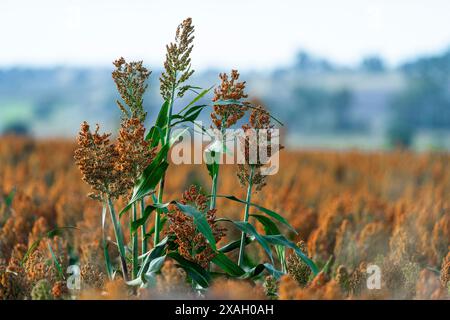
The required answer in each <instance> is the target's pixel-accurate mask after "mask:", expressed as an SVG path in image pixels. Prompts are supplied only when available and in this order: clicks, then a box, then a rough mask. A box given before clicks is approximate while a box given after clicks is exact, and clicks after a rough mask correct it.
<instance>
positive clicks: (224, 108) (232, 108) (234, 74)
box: [211, 70, 248, 130]
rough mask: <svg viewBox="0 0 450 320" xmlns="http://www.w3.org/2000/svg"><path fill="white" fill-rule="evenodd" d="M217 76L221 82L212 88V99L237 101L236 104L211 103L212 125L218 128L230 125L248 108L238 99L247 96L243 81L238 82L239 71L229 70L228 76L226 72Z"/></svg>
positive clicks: (246, 104) (245, 103)
mask: <svg viewBox="0 0 450 320" xmlns="http://www.w3.org/2000/svg"><path fill="white" fill-rule="evenodd" d="M219 78H220V80H222V82H221V84H220V86H219V87H218V88H216V89H215V90H214V98H213V99H212V101H213V102H216V101H226V100H236V101H238V102H239V103H237V104H227V105H219V104H216V105H213V110H214V111H213V112H212V113H211V119H212V121H213V124H214V126H215V127H216V128H217V129H219V130H220V129H224V128H229V127H231V126H232V125H234V124H235V123H236V122H237V121H238V120H239V119H241V118H242V117H243V116H244V115H245V112H246V111H247V110H248V103H247V102H241V101H240V100H242V99H245V98H247V95H246V94H245V92H244V90H245V81H244V82H238V79H239V72H238V71H237V70H231V76H230V77H228V75H227V74H226V73H221V74H219ZM229 78H230V79H229Z"/></svg>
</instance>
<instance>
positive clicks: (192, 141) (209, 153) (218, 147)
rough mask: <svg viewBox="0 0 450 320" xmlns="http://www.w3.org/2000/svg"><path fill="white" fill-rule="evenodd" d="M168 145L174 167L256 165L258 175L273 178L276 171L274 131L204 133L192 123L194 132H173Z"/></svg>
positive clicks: (276, 134) (276, 132)
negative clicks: (190, 165) (169, 145)
mask: <svg viewBox="0 0 450 320" xmlns="http://www.w3.org/2000/svg"><path fill="white" fill-rule="evenodd" d="M198 128H201V129H198ZM171 142H172V143H173V147H172V150H171V160H172V162H173V163H174V164H176V165H178V164H203V163H206V164H213V163H214V162H215V163H218V164H249V165H258V166H259V167H260V173H261V175H274V174H276V173H277V172H278V170H279V165H280V161H279V150H280V132H279V130H278V129H274V128H273V129H252V128H250V129H246V130H244V129H226V130H223V131H221V130H218V129H204V127H203V126H202V123H201V122H195V126H194V130H189V129H177V130H174V131H173V132H172V139H171ZM205 144H207V145H206V147H205Z"/></svg>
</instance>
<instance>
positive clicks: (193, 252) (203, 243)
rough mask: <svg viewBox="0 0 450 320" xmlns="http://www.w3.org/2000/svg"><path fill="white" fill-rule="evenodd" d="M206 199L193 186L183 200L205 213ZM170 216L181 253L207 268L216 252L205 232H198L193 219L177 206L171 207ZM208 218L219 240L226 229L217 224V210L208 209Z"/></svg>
mask: <svg viewBox="0 0 450 320" xmlns="http://www.w3.org/2000/svg"><path fill="white" fill-rule="evenodd" d="M205 199H206V197H205V196H204V195H202V194H201V193H200V191H199V189H198V188H196V187H195V186H191V187H190V188H189V190H188V191H186V192H185V193H184V194H183V199H182V200H181V202H182V203H183V204H190V205H193V206H194V207H196V208H197V209H198V210H199V211H201V212H202V213H204V210H205V209H206V201H205ZM168 217H169V220H170V222H171V223H170V227H169V233H171V234H174V235H175V236H176V240H175V242H176V243H177V244H178V251H179V253H180V254H181V255H182V256H183V257H184V258H186V259H187V260H189V261H193V262H195V263H197V264H199V265H200V266H202V267H203V268H207V267H208V265H209V263H210V262H211V260H212V259H213V258H214V257H215V255H216V254H215V252H214V250H212V249H211V247H210V246H209V244H208V242H207V240H206V238H205V237H204V236H203V234H201V233H199V232H198V230H197V227H196V226H195V224H194V221H193V219H192V218H191V217H189V216H187V215H185V214H184V213H183V212H181V210H179V209H178V207H176V206H172V207H171V208H170V212H169V214H168ZM206 219H207V221H208V224H209V225H210V227H211V230H212V232H213V236H214V239H215V240H216V242H218V241H219V240H220V239H222V238H223V237H224V236H225V232H226V229H224V228H221V227H219V226H218V225H217V223H216V210H215V209H213V210H209V211H207V212H206Z"/></svg>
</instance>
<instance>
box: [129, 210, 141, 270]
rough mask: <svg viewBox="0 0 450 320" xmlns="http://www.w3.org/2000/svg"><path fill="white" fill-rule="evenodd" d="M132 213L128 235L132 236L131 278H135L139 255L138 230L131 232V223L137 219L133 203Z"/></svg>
mask: <svg viewBox="0 0 450 320" xmlns="http://www.w3.org/2000/svg"><path fill="white" fill-rule="evenodd" d="M132 210H133V215H132V216H131V217H130V236H131V237H132V242H131V251H132V257H133V261H132V270H131V278H132V279H135V278H136V277H137V273H138V259H139V258H138V257H139V247H138V231H137V230H135V232H134V234H132V233H131V223H132V222H134V221H136V220H137V206H136V203H133V209H132Z"/></svg>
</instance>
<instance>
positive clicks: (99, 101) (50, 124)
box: [0, 51, 450, 147]
mask: <svg viewBox="0 0 450 320" xmlns="http://www.w3.org/2000/svg"><path fill="white" fill-rule="evenodd" d="M111 71H112V68H111V69H110V70H108V69H100V68H99V69H95V68H92V69H76V68H62V67H60V68H50V69H24V68H11V69H4V70H0V132H5V131H8V132H11V131H13V132H14V131H16V132H18V133H30V134H33V135H36V136H40V137H45V136H66V137H70V136H74V135H75V134H76V133H77V131H78V128H79V124H80V122H81V121H83V120H88V121H90V122H92V123H95V122H100V123H102V124H104V127H105V129H106V130H111V129H113V128H114V127H116V126H117V123H118V120H119V111H118V108H117V107H116V105H115V100H116V99H117V94H116V91H115V86H114V83H113V81H112V79H111V74H110V73H111ZM449 71H450V51H449V52H445V53H443V54H442V55H438V56H434V57H421V58H418V59H416V60H415V61H410V62H407V63H404V64H402V65H401V66H399V67H397V68H395V69H390V68H387V67H386V66H385V64H384V62H383V60H382V59H381V58H379V57H376V56H374V57H367V58H365V59H363V61H362V62H361V65H359V66H357V67H354V68H349V67H345V66H338V65H335V64H333V63H331V62H329V61H327V60H325V59H321V58H316V57H312V56H310V55H308V54H306V53H299V55H298V58H297V61H296V62H295V63H294V64H293V65H292V66H289V67H285V68H279V69H276V70H273V71H272V72H270V73H259V72H248V73H246V74H242V76H241V77H242V78H243V79H245V80H247V83H248V90H249V92H250V95H251V96H252V97H255V98H258V99H259V101H261V102H262V103H264V104H265V105H266V106H267V107H268V108H269V109H270V110H271V111H272V112H273V113H275V114H277V116H278V118H280V119H282V121H283V122H284V123H285V125H286V128H287V131H286V132H287V134H288V141H290V142H291V144H295V145H300V146H301V145H309V144H308V143H306V142H305V140H307V139H309V138H311V141H316V145H319V146H320V145H323V146H329V144H330V143H329V142H327V141H325V140H327V139H328V140H329V138H327V137H330V136H333V137H334V138H335V139H338V141H337V142H336V143H334V142H333V144H334V145H336V146H338V145H339V146H341V145H342V146H344V147H345V146H350V147H352V146H356V147H358V146H360V145H359V143H356V144H354V143H350V144H349V145H346V143H345V142H346V141H352V139H349V138H348V137H356V138H357V139H356V140H358V139H359V140H361V141H362V142H361V143H364V141H376V142H375V143H374V145H373V147H384V146H385V145H387V144H388V142H389V139H390V138H389V133H390V132H391V133H392V132H394V131H395V130H393V128H394V129H395V126H397V124H398V126H399V127H404V126H405V123H407V122H408V123H407V126H408V128H407V130H406V131H404V132H406V134H407V135H409V134H411V135H412V136H411V137H412V139H413V140H411V141H414V136H416V135H420V134H421V133H422V132H426V134H427V135H429V136H430V134H431V137H432V136H433V131H434V130H437V131H439V136H440V137H442V132H443V131H447V130H450V111H448V112H447V113H448V114H449V116H448V119H447V113H446V112H444V113H443V112H442V110H445V108H448V110H450V104H449V100H450V98H449V97H450V94H448V95H446V92H447V93H448V90H449V89H448V88H449V84H450V80H449V74H450V72H449ZM159 73H160V71H158V70H154V72H153V74H152V76H151V80H150V86H149V92H148V93H147V95H146V97H145V101H144V103H145V106H146V108H147V109H148V110H149V117H150V119H151V118H152V116H154V115H155V114H156V113H157V112H158V109H159V106H160V105H161V103H162V101H161V98H160V97H159V83H158V76H159ZM217 74H218V71H213V70H209V71H204V72H201V73H196V74H195V75H194V77H193V78H192V83H193V84H195V85H199V86H202V87H209V86H211V85H213V84H217V83H218V78H217ZM437 83H440V84H441V85H439V86H437V85H436V84H437ZM418 88H419V89H418ZM417 90H419V91H420V94H418V93H417ZM446 90H447V91H446ZM414 92H416V95H415V96H414ZM411 94H412V96H411ZM427 94H429V95H428V96H427ZM408 97H409V99H412V102H411V101H408ZM411 97H412V98H411ZM433 97H434V98H433ZM209 98H210V97H209ZM206 102H207V101H206ZM413 102H417V103H415V104H414V103H413ZM430 104H432V105H433V107H430ZM408 106H412V107H410V108H411V109H410V110H408ZM411 110H414V116H409V117H408V116H405V115H407V114H408V113H410V111H411ZM427 110H428V111H427ZM430 110H431V111H430ZM430 112H431V115H430ZM433 113H439V114H438V115H437V117H438V118H439V119H438V120H439V121H437V120H436V119H435V120H433ZM423 116H425V118H426V119H428V120H421V121H419V120H418V119H419V118H421V117H423ZM427 117H428V118H427ZM203 120H204V121H208V114H207V113H206V114H205V115H204V119H203ZM430 132H431V133H430ZM340 136H342V137H343V138H342V139H343V140H342V141H339V137H340ZM320 137H323V139H322V140H323V141H324V142H323V143H321V142H320V141H321V139H320ZM391 138H392V137H391ZM407 138H408V136H407ZM364 139H366V140H364ZM395 139H397V138H395V135H394V140H395ZM439 139H440V141H441V140H442V138H439ZM353 140H355V139H353ZM391 140H392V139H391ZM404 140H405V139H404ZM431 140H433V139H432V138H431ZM399 141H400V140H399ZM405 141H407V139H406V140H405ZM411 141H410V142H411ZM391 142H392V141H391ZM431 144H432V142H431Z"/></svg>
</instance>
